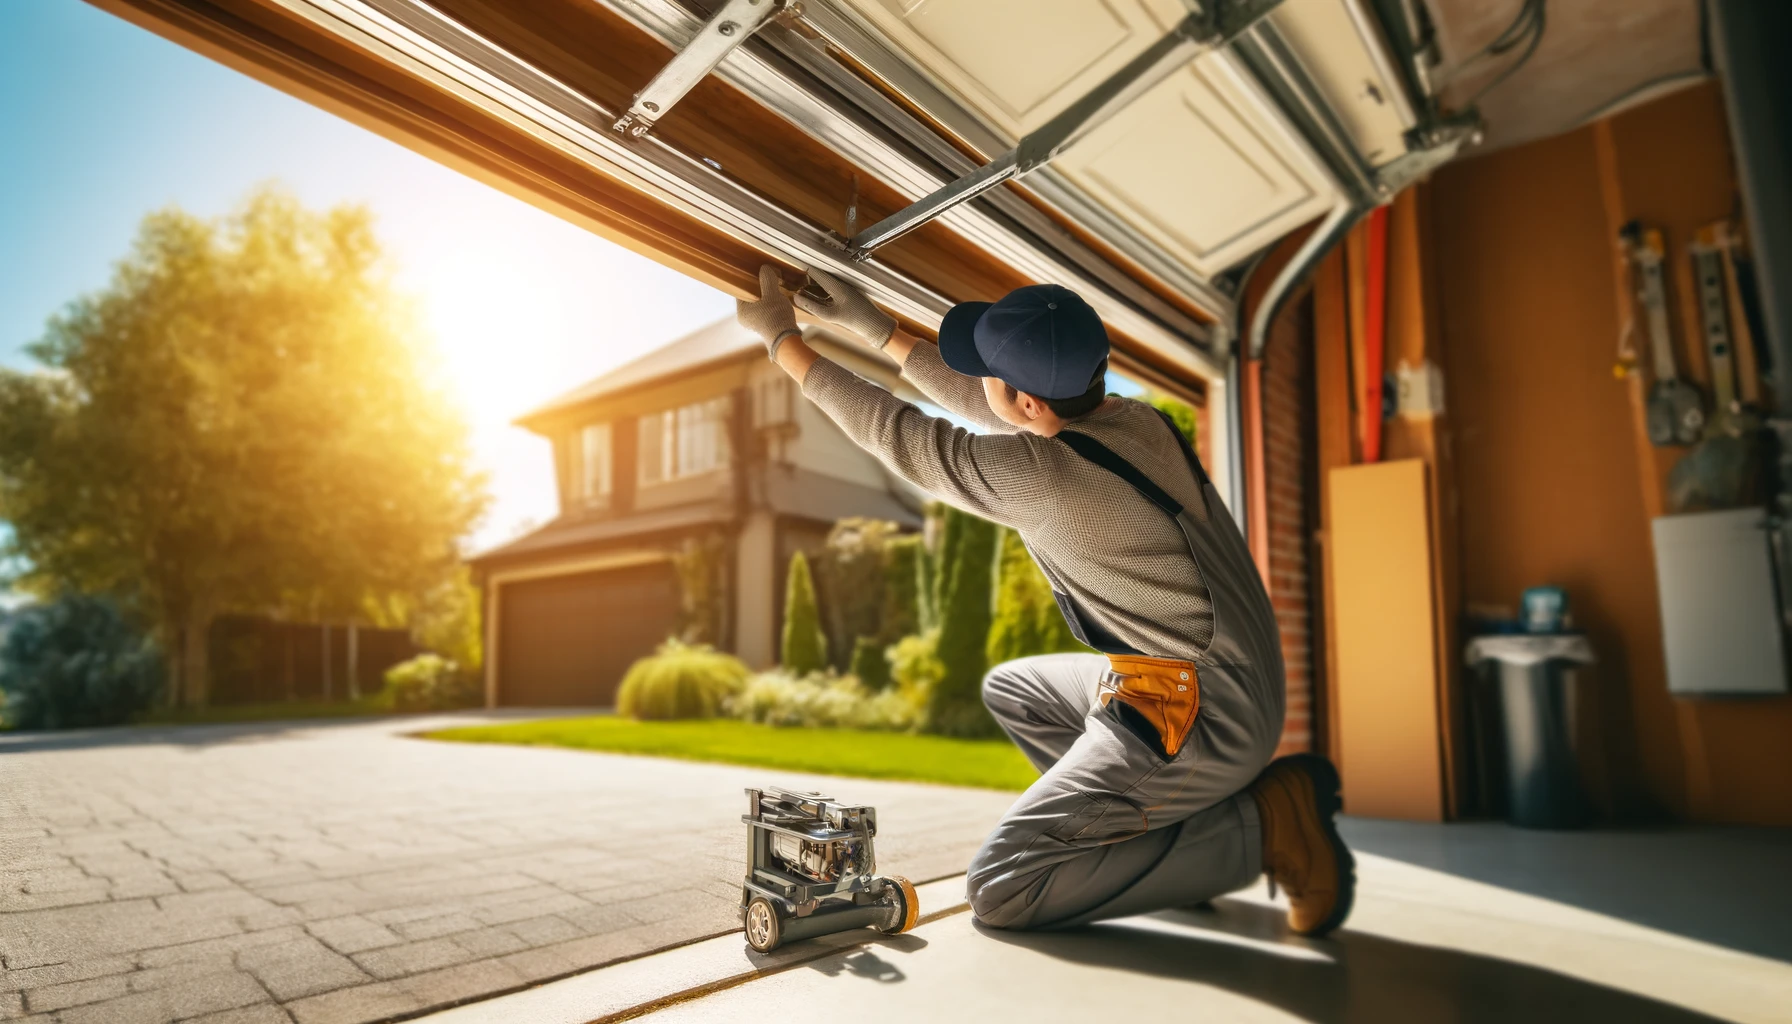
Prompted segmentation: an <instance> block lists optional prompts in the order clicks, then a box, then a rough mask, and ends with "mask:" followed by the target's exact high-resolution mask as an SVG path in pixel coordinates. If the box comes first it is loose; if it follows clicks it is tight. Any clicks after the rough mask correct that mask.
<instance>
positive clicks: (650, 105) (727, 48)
mask: <svg viewBox="0 0 1792 1024" xmlns="http://www.w3.org/2000/svg"><path fill="white" fill-rule="evenodd" d="M782 7H783V0H728V3H727V4H725V5H724V6H723V7H722V9H721V10H720V11H717V12H716V15H715V17H713V18H711V19H709V22H708V23H707V24H705V25H704V26H703V29H702V31H700V32H698V33H697V35H696V37H695V38H693V39H692V40H691V41H690V42H689V43H688V44H686V45H685V47H684V48H683V49H681V50H679V51H678V53H677V54H676V55H674V56H673V58H672V59H671V60H670V61H669V62H667V64H666V66H665V67H663V68H661V69H660V70H659V73H658V74H656V75H654V76H653V81H651V82H648V83H647V87H646V88H645V89H642V90H641V91H640V92H638V93H636V94H635V99H634V102H633V103H631V104H629V108H628V111H627V112H626V113H624V114H623V115H622V116H621V117H620V118H618V119H617V121H616V123H615V125H613V126H612V127H614V128H615V129H616V130H617V131H619V132H622V133H624V134H627V135H630V136H633V137H635V138H640V137H641V136H643V135H646V134H647V133H648V132H650V131H652V130H653V123H654V121H656V120H658V119H659V118H661V117H663V116H665V114H666V112H667V111H669V110H671V109H672V108H673V107H674V106H676V105H677V103H678V101H679V100H681V99H684V96H685V93H688V92H690V91H691V89H692V88H693V87H695V86H696V84H697V83H698V82H701V81H703V79H704V78H705V77H706V76H707V75H708V74H709V73H710V72H711V71H714V70H715V68H716V65H717V64H720V63H722V61H723V60H724V59H725V58H726V57H727V56H728V54H730V53H732V52H733V51H734V48H735V47H737V46H739V45H740V44H742V43H744V42H746V41H747V37H748V36H750V35H752V34H753V33H754V32H756V31H758V29H759V26H761V25H763V24H765V23H766V21H767V19H769V18H770V17H771V16H772V15H773V14H776V13H777V12H778V10H779V9H780V8H782Z"/></svg>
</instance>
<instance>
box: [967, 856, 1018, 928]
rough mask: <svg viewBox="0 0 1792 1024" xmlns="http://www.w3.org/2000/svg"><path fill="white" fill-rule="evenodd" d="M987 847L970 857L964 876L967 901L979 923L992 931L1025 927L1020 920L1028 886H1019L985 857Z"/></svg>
mask: <svg viewBox="0 0 1792 1024" xmlns="http://www.w3.org/2000/svg"><path fill="white" fill-rule="evenodd" d="M987 849H988V848H987V847H985V849H983V850H979V851H977V855H976V856H975V857H972V858H971V866H970V869H969V870H967V871H966V872H965V875H964V890H965V900H966V902H968V903H969V904H970V905H971V914H972V915H973V916H975V917H976V918H977V923H978V924H981V925H984V926H985V927H989V928H1015V929H1019V928H1024V927H1026V925H1025V924H1023V923H1021V918H1022V917H1023V916H1024V914H1025V911H1026V898H1025V894H1026V890H1027V888H1028V886H1025V885H1021V886H1018V887H1017V886H1016V885H1015V882H1014V879H1012V878H1006V877H1004V876H1003V873H1002V872H1001V871H1000V869H999V868H997V867H996V865H994V864H992V863H990V861H989V859H988V857H987V856H986V851H987Z"/></svg>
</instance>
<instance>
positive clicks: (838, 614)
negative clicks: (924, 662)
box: [813, 516, 898, 670]
mask: <svg viewBox="0 0 1792 1024" xmlns="http://www.w3.org/2000/svg"><path fill="white" fill-rule="evenodd" d="M897 529H898V527H897V526H896V524H895V523H892V522H888V521H886V520H882V519H866V518H864V517H861V516H852V517H848V518H846V519H842V520H840V521H839V522H837V523H835V524H834V528H833V529H832V530H829V531H828V539H827V545H826V546H825V547H824V548H822V550H821V553H820V555H819V556H818V557H817V559H816V561H815V564H814V566H813V569H814V570H815V573H816V575H817V577H818V578H817V580H816V582H817V583H818V584H819V586H820V595H821V605H822V613H823V626H824V628H825V629H826V631H827V636H828V661H829V663H830V664H831V665H833V666H834V668H836V669H841V670H848V669H849V666H850V664H851V662H852V658H853V646H854V644H856V643H857V642H858V638H859V637H862V636H877V635H878V631H879V627H880V620H881V619H882V618H883V614H884V557H885V550H886V549H887V548H888V546H889V543H890V541H891V539H893V538H894V537H895V536H896V532H897Z"/></svg>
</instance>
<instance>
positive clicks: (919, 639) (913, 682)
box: [890, 629, 946, 703]
mask: <svg viewBox="0 0 1792 1024" xmlns="http://www.w3.org/2000/svg"><path fill="white" fill-rule="evenodd" d="M939 646H940V631H939V630H937V629H930V630H927V631H926V632H924V633H917V634H915V635H914V636H905V637H903V638H902V639H901V640H898V641H896V643H895V645H894V646H892V647H891V648H890V675H891V676H892V677H894V678H895V680H896V686H897V687H898V688H899V689H901V690H902V692H903V693H906V694H908V695H909V696H910V697H911V698H913V699H914V700H915V701H916V703H924V702H925V701H926V697H927V694H928V693H930V692H932V690H933V688H934V687H935V686H937V685H939V681H940V677H941V676H943V675H945V674H946V666H944V665H942V664H940V658H939Z"/></svg>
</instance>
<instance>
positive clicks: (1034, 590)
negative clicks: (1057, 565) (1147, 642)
mask: <svg viewBox="0 0 1792 1024" xmlns="http://www.w3.org/2000/svg"><path fill="white" fill-rule="evenodd" d="M1088 649H1089V648H1087V647H1085V646H1083V645H1082V644H1081V643H1078V642H1077V639H1076V637H1075V636H1072V635H1071V632H1070V626H1069V625H1068V624H1067V623H1065V621H1064V615H1063V613H1062V612H1060V611H1059V610H1058V602H1057V600H1056V599H1054V598H1053V597H1052V586H1051V583H1050V582H1049V581H1047V580H1046V578H1045V574H1044V573H1042V572H1040V571H1039V566H1038V565H1037V564H1035V563H1034V561H1033V556H1032V555H1031V554H1029V553H1028V552H1027V545H1026V543H1025V542H1024V541H1022V540H1021V539H1020V534H1018V533H1016V532H1014V531H1013V530H1009V529H1004V530H1002V538H1001V541H1000V542H999V543H998V545H997V548H996V604H995V617H994V621H993V622H992V624H991V625H990V630H989V648H988V652H989V663H990V664H992V665H998V664H1001V663H1002V662H1004V661H1013V660H1014V659H1015V658H1026V657H1030V656H1032V655H1035V654H1056V653H1058V652H1060V651H1087V650H1088Z"/></svg>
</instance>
